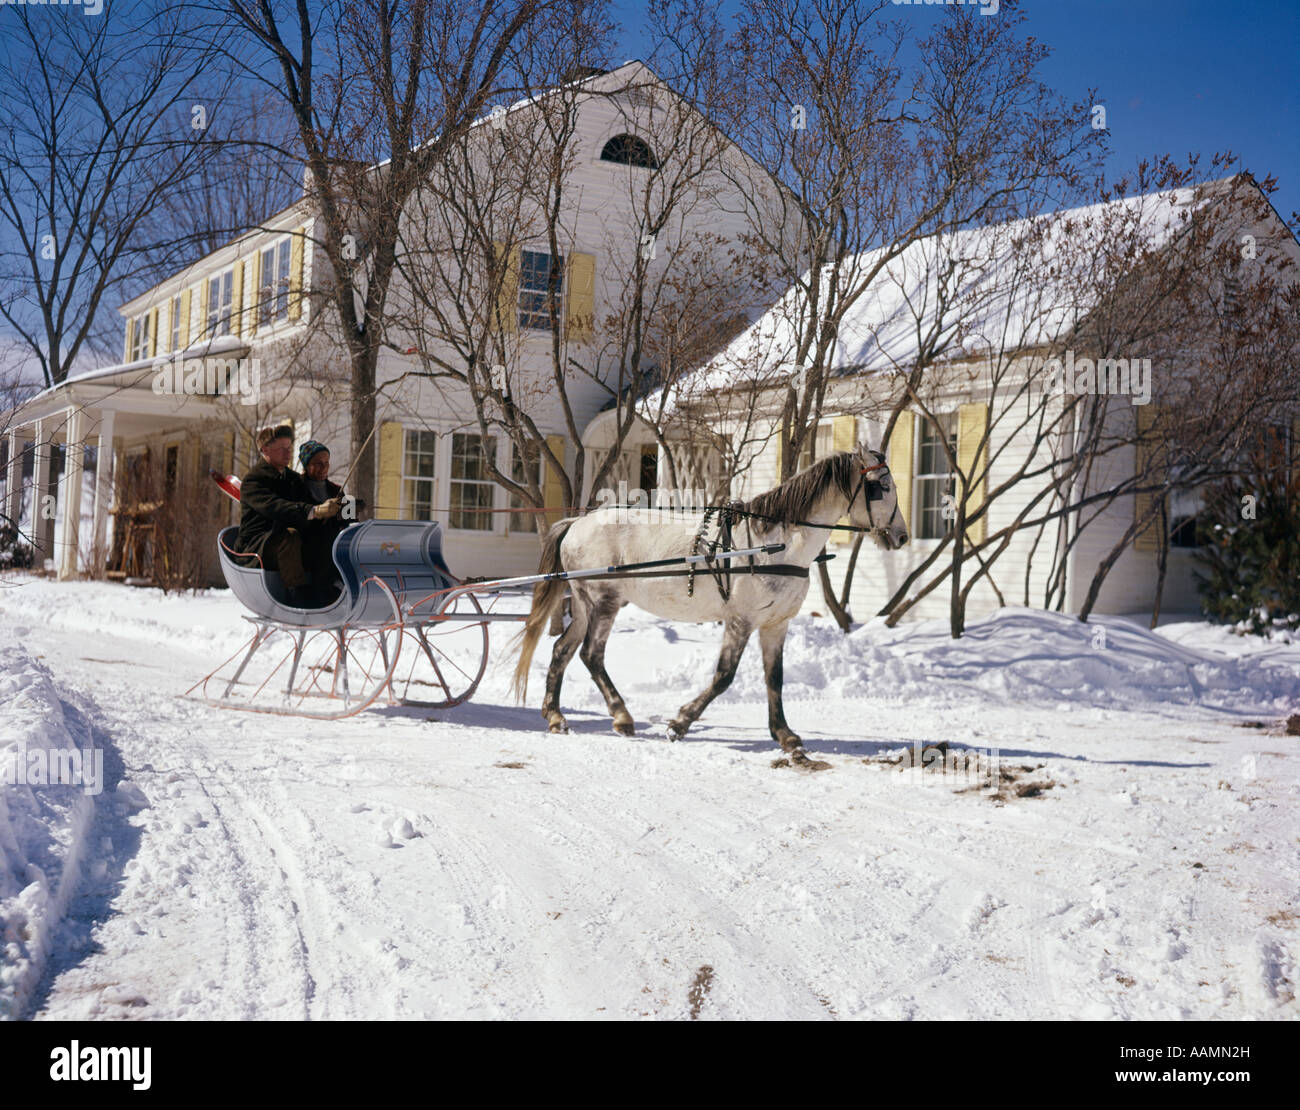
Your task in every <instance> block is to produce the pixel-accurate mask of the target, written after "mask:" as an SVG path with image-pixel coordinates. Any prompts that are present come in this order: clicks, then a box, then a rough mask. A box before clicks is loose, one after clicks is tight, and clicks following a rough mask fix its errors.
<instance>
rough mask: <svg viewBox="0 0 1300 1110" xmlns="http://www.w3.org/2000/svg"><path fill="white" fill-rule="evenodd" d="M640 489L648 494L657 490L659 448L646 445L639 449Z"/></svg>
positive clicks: (650, 444) (649, 444)
mask: <svg viewBox="0 0 1300 1110" xmlns="http://www.w3.org/2000/svg"><path fill="white" fill-rule="evenodd" d="M641 488H642V489H643V490H645V491H646V493H649V492H650V491H651V490H652V489H658V488H659V446H658V444H654V443H648V444H646V445H644V446H643V447H642V448H641Z"/></svg>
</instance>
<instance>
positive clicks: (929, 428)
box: [913, 414, 957, 540]
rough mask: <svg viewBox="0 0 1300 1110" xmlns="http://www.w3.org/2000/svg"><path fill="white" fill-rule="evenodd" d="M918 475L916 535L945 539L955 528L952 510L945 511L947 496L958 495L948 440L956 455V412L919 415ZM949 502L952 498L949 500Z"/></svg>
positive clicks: (954, 456) (919, 538) (919, 537)
mask: <svg viewBox="0 0 1300 1110" xmlns="http://www.w3.org/2000/svg"><path fill="white" fill-rule="evenodd" d="M917 426H918V431H917V451H916V479H915V481H914V483H913V485H914V486H915V489H916V494H915V496H916V518H915V519H916V529H915V531H916V538H917V539H918V540H939V539H943V537H944V536H946V535H947V534H948V532H949V530H950V529H951V528H952V510H951V508H948V509H947V510H946V511H945V504H944V498H945V495H946V496H947V497H951V498H956V496H957V475H956V474H955V473H954V472H953V471H952V470H951V469H950V467H951V465H952V464H951V463H950V462H949V455H948V452H947V451H945V450H944V444H945V443H947V445H948V447H949V448H950V449H951V451H952V457H953V458H956V456H957V418H956V415H955V414H949V415H947V416H940V417H939V418H938V421H937V422H935V421H931V420H927V419H925V418H924V417H919V418H918V419H917ZM948 504H949V505H951V504H952V502H949V503H948Z"/></svg>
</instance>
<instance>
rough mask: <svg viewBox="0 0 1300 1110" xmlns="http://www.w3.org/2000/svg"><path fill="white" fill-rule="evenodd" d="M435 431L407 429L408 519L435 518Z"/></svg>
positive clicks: (404, 503)
mask: <svg viewBox="0 0 1300 1110" xmlns="http://www.w3.org/2000/svg"><path fill="white" fill-rule="evenodd" d="M437 445H438V437H437V435H436V433H434V432H428V431H424V430H422V429H418V428H407V429H406V438H405V443H404V445H403V450H402V515H403V516H404V517H405V518H406V519H408V520H432V519H433V509H434V489H433V478H434V450H435V449H436V447H437Z"/></svg>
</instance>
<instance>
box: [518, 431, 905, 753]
mask: <svg viewBox="0 0 1300 1110" xmlns="http://www.w3.org/2000/svg"><path fill="white" fill-rule="evenodd" d="M722 512H723V510H721V509H719V510H714V512H713V515H712V516H711V517H710V518H709V520H708V521H707V522H706V521H705V519H704V514H702V513H700V512H694V513H689V512H683V511H681V510H675V511H670V510H664V511H663V512H662V513H661V512H660V511H659V510H657V509H649V510H643V509H620V508H618V507H614V506H611V507H607V508H602V509H598V510H596V511H594V512H592V513H590V514H588V515H587V516H583V517H572V518H570V519H568V520H562V521H560V522H559V523H558V524H556V525H554V526H553V527H552V528H551V529H550V531H549V532H548V533H547V534H546V538H545V541H544V543H543V547H542V559H541V566H540V567H539V568H538V572H539V573H541V574H553V573H555V572H557V571H560V570H582V569H588V568H592V567H602V566H613V565H615V564H627V563H639V562H643V561H648V560H653V559H667V558H672V557H674V556H685V555H693V554H698V553H703V552H704V551H707V550H708V549H709V548H708V546H706V545H707V544H709V543H710V542H716V541H717V540H718V539H719V538H721V539H722V542H723V544H725V546H726V548H727V549H732V550H743V549H746V548H752V547H760V546H763V545H765V544H784V545H785V548H784V550H782V551H778V552H775V553H772V554H766V555H759V556H755V557H754V558H753V559H752V560H750V559H747V558H746V559H736V560H731V561H729V562H728V561H718V562H717V563H715V564H713V565H712V566H711V567H709V568H700V569H696V570H694V571H687V570H672V571H667V572H665V571H661V570H650V571H638V572H633V574H631V575H626V574H619V575H611V576H609V577H603V578H582V579H574V580H572V582H571V583H570V584H571V586H572V591H573V606H572V614H573V619H572V621H571V622H570V624H569V626H568V627H567V628H566V629H565V630H564V632H563V633H562V634H561V635H560V637H559V638H558V639H557V640H556V642H555V649H554V652H553V654H552V656H551V666H550V670H549V671H548V672H547V675H546V696H545V698H544V699H543V701H542V715H543V716H544V717H545V718H546V722H547V724H548V726H549V728H550V731H551V732H567V731H568V723H567V722H566V721H565V719H564V714H562V713H561V712H560V686H561V683H562V681H563V679H564V671H565V668H566V667H567V666H568V665H569V662H570V660H571V659H572V658H573V653H574V652H575V651H577V650H578V648H579V646H581V649H582V650H581V655H582V661H583V662H584V663H585V664H586V665H587V669H588V670H589V671H590V672H591V677H592V679H593V680H594V681H595V683H596V686H597V688H598V689H599V690H600V692H601V693H602V694H603V695H604V696H605V702H606V704H607V705H608V706H609V712H610V715H611V716H612V717H613V719H614V731H615V732H617V733H620V734H621V735H624V736H631V735H632V734H633V732H634V729H635V726H634V724H633V721H632V715H631V714H630V713H628V711H627V706H626V705H625V704H624V703H623V698H622V696H621V695H620V694H619V692H618V690H617V689H615V687H614V683H613V682H612V681H611V680H610V677H609V674H608V673H607V672H606V671H605V641H606V640H607V639H608V638H609V633H610V629H611V628H612V627H613V624H614V618H615V617H616V616H617V614H618V611H619V609H620V608H621V607H622V606H623V605H624V604H626V603H627V602H631V603H632V604H634V605H637V606H639V607H640V608H642V609H644V610H646V611H647V612H649V613H653V614H655V615H656V616H659V617H666V618H667V619H669V620H679V621H693V622H703V621H722V622H723V623H724V624H725V626H726V627H725V633H724V635H723V639H722V653H721V655H720V656H719V657H718V665H717V669H716V671H715V672H714V675H713V681H712V682H711V683H710V684H709V686H708V688H707V689H706V690H704V692H703V693H701V694H700V695H699V697H697V698H695V699H694V700H692V701H689V702H687V703H686V704H685V705H683V706H682V707H681V708H680V709H679V710H678V711H677V716H676V717H675V718H674V719H673V720H672V721H671V723H670V724H669V726H668V732H669V736H670V737H671V738H672V739H674V740H678V739H680V738H681V737H682V736H684V735H685V734H686V730H687V729H689V728H690V727H691V725H692V724H693V723H694V722H695V721H696V720H697V719H698V718H699V716H700V714H701V713H703V712H704V709H705V707H706V706H707V705H708V704H709V702H711V701H712V700H713V699H714V698H716V697H717V696H718V695H719V694H720V693H722V691H723V690H725V689H726V688H727V687H728V686H729V685H730V684H731V680H732V678H733V677H734V676H735V673H736V666H737V664H738V663H739V662H740V657H741V654H742V653H743V652H744V650H745V645H746V643H748V641H749V636H750V633H751V632H753V631H754V630H755V629H757V630H758V641H759V645H760V646H761V648H762V651H763V669H764V672H765V674H766V677H767V705H768V727H769V729H770V730H771V733H772V739H774V740H775V741H776V742H777V743H778V744H780V745H781V748H782V749H783V750H784V751H785V752H786V753H787V755H789V757H790V758H791V760H792V761H793V762H796V763H799V764H804V765H806V766H815V764H812V762H811V761H810V760H808V758H807V756H806V754H805V753H804V750H803V742H802V740H800V738H799V737H798V736H797V735H796V734H795V733H794V732H793V731H791V729H790V726H789V725H788V724H786V720H785V711H784V709H783V708H782V705H781V653H782V648H783V646H784V643H785V630H786V626H787V625H788V624H789V622H790V618H791V617H793V616H794V615H795V614H796V613H798V612H799V609H800V606H801V605H802V604H803V599H804V597H805V596H806V595H807V593H808V584H809V575H808V568H809V566H810V565H811V563H812V561H813V559H814V558H816V556H817V554H818V553H819V552H820V551H821V550H822V548H823V547H824V546H825V545H826V541H827V539H828V538H829V537H830V535H831V533H832V526H833V525H835V524H836V523H837V522H839V521H840V520H841V519H842V518H843V517H845V516H847V517H848V518H849V522H850V523H851V524H852V525H854V526H855V527H857V528H860V529H862V530H864V531H867V532H869V533H870V535H871V536H872V538H873V539H874V540H875V542H876V544H877V546H879V547H882V548H884V549H885V550H893V549H896V548H899V547H902V546H903V545H904V544H906V543H907V539H908V537H907V526H906V523H905V522H904V520H903V517H902V514H901V513H899V511H898V498H897V493H896V490H895V488H894V483H893V481H892V480H891V478H890V474H889V468H888V467H887V466H886V465H885V459H884V456H883V455H881V454H880V453H878V452H876V451H870V450H868V449H866V448H865V447H864V448H861V449H859V450H858V451H857V452H856V453H855V452H849V451H841V452H839V453H837V454H834V455H830V456H828V457H827V458H824V459H820V460H818V461H817V462H815V463H813V464H812V466H810V467H808V468H807V469H806V470H803V471H801V472H800V473H798V474H796V475H795V476H794V477H793V478H791V479H790V480H789V481H787V482H783V483H782V484H781V485H779V486H777V487H776V488H775V489H773V490H769V491H768V492H767V493H761V494H759V495H758V496H757V497H755V498H754V499H753V500H752V501H748V502H743V503H737V504H736V505H734V506H732V517H731V536H730V540H729V542H728V541H727V539H726V537H725V534H724V535H723V536H721V537H719V536H718V535H717V534H716V525H715V522H716V520H717V519H718V517H719V516H720V515H721V513H722ZM705 533H708V534H707V535H706V534H705ZM751 564H752V571H751V566H750V565H751ZM765 567H777V568H782V569H777V570H768V571H764V569H763V568H765ZM728 568H729V573H728ZM565 588H566V582H565V581H564V580H556V579H552V580H551V581H548V582H543V583H540V584H539V585H537V586H535V587H534V588H533V606H532V610H531V612H530V613H529V616H528V620H527V623H526V624H525V625H524V630H523V633H522V634H521V637H520V653H519V663H518V666H517V667H516V668H515V681H514V689H515V693H516V695H517V696H518V697H520V698H521V699H522V698H523V696H524V694H525V693H526V691H527V686H528V668H529V664H530V663H531V662H532V658H533V652H534V651H535V650H536V648H537V641H538V639H539V638H540V637H541V635H542V632H543V631H544V630H545V629H546V628H547V626H548V625H549V623H550V622H551V620H552V618H553V617H554V616H556V615H557V614H558V613H559V612H560V610H561V608H562V606H563V604H564V593H565ZM822 766H825V765H824V764H823V765H822Z"/></svg>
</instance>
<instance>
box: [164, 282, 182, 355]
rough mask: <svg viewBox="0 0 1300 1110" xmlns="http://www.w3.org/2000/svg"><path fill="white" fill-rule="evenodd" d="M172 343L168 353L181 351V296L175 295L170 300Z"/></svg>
mask: <svg viewBox="0 0 1300 1110" xmlns="http://www.w3.org/2000/svg"><path fill="white" fill-rule="evenodd" d="M171 321H172V341H171V346H169V347H168V348H167V349H168V350H169V351H179V350H180V349H181V295H180V294H179V293H177V294H176V296H174V297H173V298H172V315H171Z"/></svg>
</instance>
